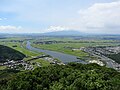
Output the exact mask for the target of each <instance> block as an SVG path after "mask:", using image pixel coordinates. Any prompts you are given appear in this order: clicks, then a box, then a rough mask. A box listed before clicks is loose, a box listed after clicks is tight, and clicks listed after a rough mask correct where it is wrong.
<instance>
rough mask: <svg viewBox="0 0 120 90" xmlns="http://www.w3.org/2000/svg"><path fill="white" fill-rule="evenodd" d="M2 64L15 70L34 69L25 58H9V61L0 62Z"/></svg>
mask: <svg viewBox="0 0 120 90" xmlns="http://www.w3.org/2000/svg"><path fill="white" fill-rule="evenodd" d="M0 66H7V68H9V69H14V70H20V69H22V70H33V69H34V68H33V66H32V65H30V64H28V63H27V62H25V61H24V60H18V61H14V60H8V61H7V62H4V63H0Z"/></svg>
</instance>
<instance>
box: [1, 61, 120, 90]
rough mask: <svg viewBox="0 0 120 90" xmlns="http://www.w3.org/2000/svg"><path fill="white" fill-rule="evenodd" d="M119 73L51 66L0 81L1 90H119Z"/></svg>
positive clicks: (94, 67) (97, 68)
mask: <svg viewBox="0 0 120 90" xmlns="http://www.w3.org/2000/svg"><path fill="white" fill-rule="evenodd" d="M119 78H120V73H119V72H117V71H115V70H113V69H110V68H106V67H100V66H99V65H97V64H88V65H82V64H76V63H70V64H68V65H61V66H59V65H51V66H48V67H41V68H37V69H35V70H34V71H29V72H24V73H19V74H17V75H15V76H12V77H11V79H9V80H6V79H4V80H2V81H0V82H1V83H0V85H1V86H0V90H119V89H120V79H119Z"/></svg>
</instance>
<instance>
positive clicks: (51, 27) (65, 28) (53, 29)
mask: <svg viewBox="0 0 120 90" xmlns="http://www.w3.org/2000/svg"><path fill="white" fill-rule="evenodd" d="M63 30H69V28H68V27H64V26H50V27H49V28H48V29H46V32H53V31H63Z"/></svg>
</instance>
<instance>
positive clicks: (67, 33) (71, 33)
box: [42, 30, 86, 36]
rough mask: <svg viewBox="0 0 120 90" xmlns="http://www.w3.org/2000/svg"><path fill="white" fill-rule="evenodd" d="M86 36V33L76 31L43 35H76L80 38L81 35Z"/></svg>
mask: <svg viewBox="0 0 120 90" xmlns="http://www.w3.org/2000/svg"><path fill="white" fill-rule="evenodd" d="M85 34H86V33H83V32H79V31H74V30H69V31H68V30H67V31H55V32H47V33H42V35H50V36H76V35H77V36H79V35H85Z"/></svg>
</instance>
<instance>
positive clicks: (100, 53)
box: [79, 46, 120, 71]
mask: <svg viewBox="0 0 120 90" xmlns="http://www.w3.org/2000/svg"><path fill="white" fill-rule="evenodd" d="M79 50H83V51H85V52H87V53H89V54H90V55H93V56H95V57H99V58H100V59H101V61H103V62H106V64H108V66H109V67H111V68H114V69H116V70H118V71H120V64H118V63H117V62H115V61H114V60H112V59H110V58H108V57H106V56H105V55H108V54H118V53H120V46H116V47H112V46H111V47H109V46H108V47H86V48H85V47H82V48H80V49H79ZM90 62H92V63H93V62H95V63H97V64H99V65H101V64H100V63H99V62H98V61H97V60H96V61H94V60H93V61H90Z"/></svg>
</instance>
